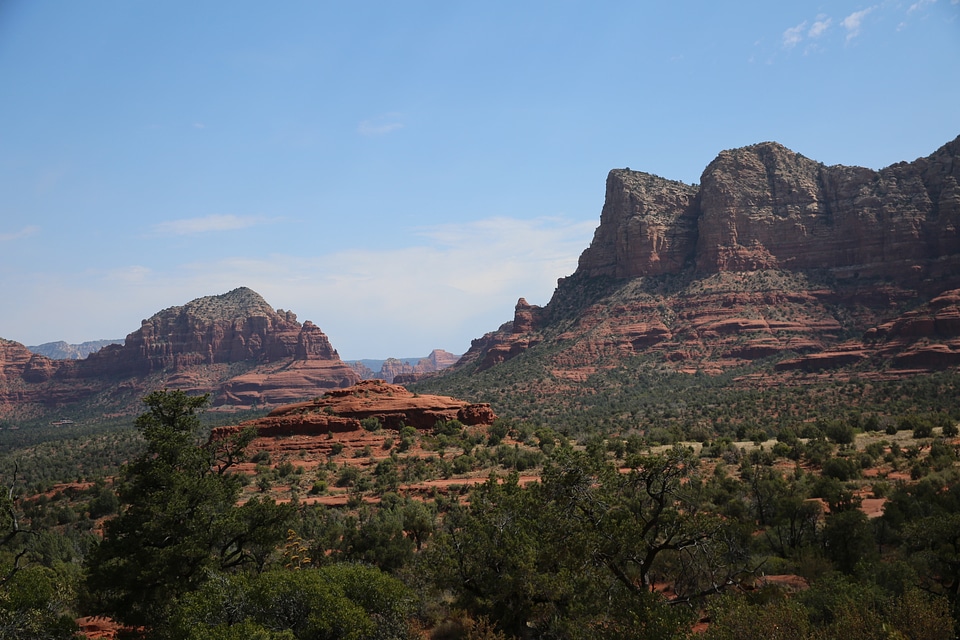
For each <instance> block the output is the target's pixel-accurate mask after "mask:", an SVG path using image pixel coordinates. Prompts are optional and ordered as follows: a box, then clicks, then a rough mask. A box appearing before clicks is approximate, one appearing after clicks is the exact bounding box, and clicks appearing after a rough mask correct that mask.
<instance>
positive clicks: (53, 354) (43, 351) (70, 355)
mask: <svg viewBox="0 0 960 640" xmlns="http://www.w3.org/2000/svg"><path fill="white" fill-rule="evenodd" d="M111 344H123V340H122V339H119V338H118V339H115V340H90V341H88V342H81V343H80V344H69V343H67V342H64V341H62V340H61V341H59V342H45V343H43V344H39V345H35V346H32V347H31V346H28V347H27V349H29V350H30V351H32V352H33V353H37V354H40V355H41V356H46V357H48V358H52V359H53V360H82V359H83V358H86V357H87V356H88V355H90V354H91V353H95V352H97V351H100V349H102V348H104V347H106V346H107V345H111Z"/></svg>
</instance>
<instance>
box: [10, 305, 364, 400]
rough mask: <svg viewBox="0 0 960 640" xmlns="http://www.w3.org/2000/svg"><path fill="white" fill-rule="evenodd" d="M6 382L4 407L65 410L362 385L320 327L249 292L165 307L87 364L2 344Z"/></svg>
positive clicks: (284, 396) (281, 395) (300, 394)
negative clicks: (167, 391)
mask: <svg viewBox="0 0 960 640" xmlns="http://www.w3.org/2000/svg"><path fill="white" fill-rule="evenodd" d="M0 376H2V379H0V405H2V404H6V405H8V406H9V405H12V404H16V403H24V402H25V403H40V404H44V405H47V406H60V405H64V404H70V403H72V402H79V401H82V400H84V399H86V398H89V397H91V396H92V395H94V394H97V393H102V392H104V391H108V392H109V390H110V389H114V390H117V389H132V390H133V391H137V392H140V391H142V392H148V391H149V390H150V388H161V387H170V388H180V389H188V390H192V391H196V392H200V393H211V394H212V395H213V397H214V405H233V406H245V407H248V406H262V405H271V404H278V403H282V402H290V401H293V400H297V399H301V398H305V397H310V396H314V395H317V394H318V393H320V392H322V391H325V390H327V389H334V388H340V387H346V386H350V385H352V384H354V383H356V382H357V381H358V380H359V377H358V376H357V374H356V373H355V372H354V371H353V369H351V368H350V367H348V366H347V365H346V364H344V363H343V362H342V361H341V360H340V356H339V355H338V354H337V352H336V350H335V349H334V348H333V346H332V345H331V344H330V341H329V339H328V338H327V336H326V335H325V334H324V333H323V332H322V331H321V330H320V328H319V327H317V326H316V325H315V324H313V323H312V322H310V321H307V322H304V323H303V324H302V325H301V324H300V323H299V322H297V317H296V315H295V314H294V313H292V312H290V311H284V310H282V309H279V310H276V311H274V310H273V309H272V308H271V307H270V306H269V305H268V304H267V303H266V301H265V300H264V299H263V298H262V297H261V296H260V295H259V294H257V293H256V292H254V291H252V290H251V289H248V288H246V287H241V288H239V289H235V290H233V291H230V292H229V293H225V294H223V295H219V296H208V297H204V298H198V299H196V300H193V301H191V302H189V303H187V304H185V305H183V306H179V307H170V308H169V309H164V310H163V311H160V312H158V313H156V314H154V315H153V316H152V317H150V318H149V319H147V320H144V321H143V322H142V323H141V326H140V328H139V329H138V330H136V331H134V332H133V333H131V334H130V335H128V336H127V338H126V340H125V341H124V344H122V345H118V344H114V345H109V346H107V347H104V348H103V349H101V350H100V351H98V352H96V353H92V354H90V355H89V356H88V357H87V358H86V359H84V360H51V359H49V358H45V357H43V356H39V355H35V354H31V353H30V352H29V351H28V350H27V349H26V348H25V347H23V346H22V345H20V344H19V343H14V342H10V341H6V340H4V341H0ZM121 383H122V384H121ZM134 409H139V407H135V408H134ZM0 411H2V406H0Z"/></svg>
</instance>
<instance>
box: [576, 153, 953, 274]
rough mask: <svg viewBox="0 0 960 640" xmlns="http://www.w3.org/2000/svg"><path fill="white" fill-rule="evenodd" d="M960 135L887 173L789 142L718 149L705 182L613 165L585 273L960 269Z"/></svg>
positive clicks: (582, 262) (917, 271) (938, 271)
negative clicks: (816, 157) (834, 162)
mask: <svg viewBox="0 0 960 640" xmlns="http://www.w3.org/2000/svg"><path fill="white" fill-rule="evenodd" d="M958 183H960V138H957V139H955V140H953V141H952V142H950V143H948V144H946V145H944V146H943V147H941V148H940V149H938V150H937V151H935V152H934V153H933V154H931V155H930V156H928V157H926V158H920V159H918V160H915V161H914V162H910V163H907V162H901V163H898V164H895V165H892V166H890V167H887V168H885V169H881V170H880V171H873V170H871V169H865V168H862V167H845V166H839V165H838V166H825V165H823V164H821V163H818V162H815V161H813V160H810V159H808V158H805V157H804V156H802V155H800V154H798V153H794V152H793V151H790V150H789V149H787V148H785V147H783V146H782V145H779V144H776V143H773V142H765V143H762V144H757V145H752V146H749V147H744V148H742V149H733V150H729V151H724V152H722V153H720V155H719V156H717V158H716V159H715V160H714V161H713V162H711V163H710V165H708V166H707V168H706V169H705V170H704V172H703V175H702V176H701V182H700V187H699V189H697V188H696V187H694V186H690V185H685V184H683V183H680V182H674V181H671V180H666V179H663V178H659V177H657V176H653V175H649V174H645V173H640V172H635V171H630V170H627V169H624V170H614V171H611V172H610V175H609V177H608V178H607V193H606V201H605V203H604V207H603V211H602V213H601V218H600V226H599V227H598V228H597V231H596V233H595V235H594V238H593V242H592V243H591V245H590V247H589V248H588V249H587V250H586V251H584V252H583V255H581V257H580V266H579V269H578V272H580V273H584V274H586V275H588V276H598V275H608V276H613V277H617V278H633V277H642V276H656V275H660V274H664V273H679V272H681V271H683V270H685V269H687V268H689V267H691V266H693V267H695V269H696V271H698V272H702V273H713V272H717V271H755V270H758V269H771V268H774V269H789V270H794V271H796V270H805V269H831V270H834V271H836V272H837V274H838V275H853V274H854V273H858V274H859V275H860V276H864V277H865V276H880V277H883V276H891V275H892V276H894V277H896V278H897V279H898V280H902V279H903V278H904V277H908V278H912V279H913V281H917V282H919V281H921V280H922V279H923V278H925V277H926V278H930V277H940V276H942V275H945V274H949V275H951V276H955V275H956V273H957V270H958V265H960V186H958Z"/></svg>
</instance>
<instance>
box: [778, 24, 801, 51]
mask: <svg viewBox="0 0 960 640" xmlns="http://www.w3.org/2000/svg"><path fill="white" fill-rule="evenodd" d="M806 28H807V21H806V20H804V21H803V22H801V23H800V24H798V25H797V26H795V27H790V28H789V29H787V30H786V31H784V32H783V48H784V49H793V48H794V47H795V46H797V45H798V44H800V41H801V40H803V32H804V30H805V29H806Z"/></svg>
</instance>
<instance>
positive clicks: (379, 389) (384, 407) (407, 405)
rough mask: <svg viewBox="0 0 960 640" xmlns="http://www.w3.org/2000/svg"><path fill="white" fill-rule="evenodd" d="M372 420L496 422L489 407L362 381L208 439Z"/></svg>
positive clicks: (419, 424)
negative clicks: (249, 430) (248, 431)
mask: <svg viewBox="0 0 960 640" xmlns="http://www.w3.org/2000/svg"><path fill="white" fill-rule="evenodd" d="M367 418H375V419H376V420H377V421H378V422H379V424H380V425H382V426H383V427H385V428H388V429H395V430H399V429H400V428H402V427H403V426H411V427H415V428H417V429H432V428H433V427H434V425H436V424H437V422H441V421H451V420H458V421H460V422H462V423H463V424H464V425H467V426H485V425H490V424H493V421H494V420H495V419H496V415H494V413H493V410H492V409H491V408H490V405H489V404H471V403H469V402H465V401H462V400H457V399H455V398H449V397H446V396H435V395H419V394H414V393H411V392H409V391H407V390H406V389H405V388H403V387H401V386H399V385H394V384H389V383H386V382H384V381H382V380H364V381H362V382H360V383H358V384H356V385H354V386H352V387H349V388H346V389H337V390H334V391H328V392H327V393H325V394H324V395H323V396H321V397H319V398H316V399H314V400H312V401H310V402H301V403H296V404H291V405H286V406H283V407H279V408H277V409H274V410H273V411H271V412H270V413H269V414H268V415H267V416H265V417H263V418H258V419H256V420H251V421H248V422H244V423H242V424H241V425H239V426H235V427H219V428H216V429H214V430H213V433H212V434H211V438H213V439H217V438H222V437H224V436H226V435H229V434H231V433H235V432H236V431H238V430H240V429H242V428H245V427H251V426H252V427H255V428H256V429H257V432H258V435H259V436H261V437H267V436H289V435H322V434H326V433H331V432H346V431H359V430H360V429H362V428H363V427H362V424H361V420H365V419H367Z"/></svg>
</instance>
